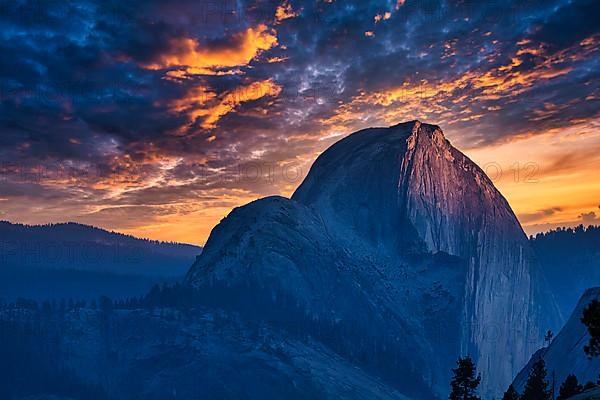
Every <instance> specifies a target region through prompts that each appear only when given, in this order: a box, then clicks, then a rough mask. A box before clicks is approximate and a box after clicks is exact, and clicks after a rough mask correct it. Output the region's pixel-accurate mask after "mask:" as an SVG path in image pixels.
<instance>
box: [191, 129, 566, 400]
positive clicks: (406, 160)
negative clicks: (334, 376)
mask: <svg viewBox="0 0 600 400" xmlns="http://www.w3.org/2000/svg"><path fill="white" fill-rule="evenodd" d="M187 280H188V282H189V283H190V284H192V285H193V286H196V287H203V288H205V289H206V288H212V289H215V288H216V289H217V291H216V292H215V293H228V296H227V300H225V299H223V302H226V303H227V306H230V307H238V308H239V307H243V308H244V310H246V312H247V313H248V314H252V313H255V315H254V317H256V318H260V314H261V313H264V312H265V310H263V309H257V308H255V307H253V306H252V302H253V301H255V302H256V304H263V303H261V301H263V299H264V301H267V302H268V301H269V299H270V300H271V303H270V304H272V306H273V307H272V308H271V309H270V311H269V314H270V317H269V318H271V320H277V321H278V323H283V322H281V319H283V320H285V321H287V322H286V323H287V324H288V325H289V323H291V322H294V323H296V324H297V325H298V326H311V327H313V328H312V329H314V330H317V331H318V332H323V331H324V330H326V331H327V332H328V334H327V341H326V344H327V345H328V346H329V347H330V348H332V349H333V350H334V351H335V352H336V353H337V354H339V355H340V356H341V357H343V358H345V359H347V360H349V361H351V362H353V363H354V364H355V365H357V366H358V367H360V368H362V369H364V370H366V371H368V372H369V373H371V374H374V375H377V376H378V377H380V378H381V379H383V380H385V381H386V382H388V383H390V384H391V385H392V386H394V387H395V388H397V389H398V390H399V391H400V392H402V393H404V394H406V395H407V396H409V397H411V396H412V397H414V398H438V397H440V398H441V397H445V396H446V395H447V390H448V389H447V388H448V382H449V379H450V376H449V372H450V369H451V368H452V366H453V363H454V360H455V359H456V358H457V357H458V356H459V355H463V354H470V355H471V356H472V357H473V358H474V359H475V360H476V362H477V368H478V370H479V371H481V373H482V375H483V376H484V379H483V384H482V392H483V393H482V394H483V395H485V396H487V395H498V394H500V393H501V392H502V391H503V390H504V389H505V388H506V386H507V385H508V384H509V383H510V382H511V381H512V378H513V376H514V375H515V374H516V373H517V372H518V371H519V369H520V368H521V367H522V366H523V365H524V364H525V363H526V362H527V360H528V359H529V357H530V356H531V354H532V353H533V352H534V351H535V350H536V349H537V348H538V347H539V346H540V345H541V343H542V337H543V332H545V331H546V330H547V329H555V328H556V327H557V326H558V324H559V316H558V311H557V308H556V306H555V304H554V301H553V299H552V296H551V295H550V292H549V291H548V290H547V288H546V283H545V280H544V279H543V276H542V275H541V273H540V271H539V267H538V265H537V263H536V261H535V258H534V256H533V253H532V251H531V249H530V247H529V244H528V242H527V238H526V236H525V234H524V233H523V231H522V229H521V226H520V225H519V222H518V221H517V219H516V217H515V215H514V213H513V212H512V210H511V208H510V206H509V205H508V203H507V201H506V200H505V199H504V198H503V197H502V195H501V194H500V193H499V192H498V190H496V188H495V187H494V185H493V184H492V182H491V181H490V180H489V179H488V177H487V176H486V175H485V174H484V172H483V171H482V170H481V169H480V168H479V167H478V166H477V165H476V164H474V163H473V162H472V161H471V160H469V159H468V158H467V157H466V156H465V155H464V154H462V153H461V152H460V151H458V150H457V149H455V148H454V147H452V146H451V144H450V143H449V141H448V140H447V139H446V138H445V137H444V135H443V133H442V131H441V129H440V128H439V127H437V126H434V125H428V124H423V123H421V122H418V121H412V122H407V123H403V124H398V125H395V126H392V127H389V128H372V129H366V130H362V131H359V132H356V133H354V134H351V135H349V136H348V137H346V138H344V139H342V140H341V141H339V142H337V143H336V144H334V145H333V146H331V147H330V148H329V149H328V150H327V151H325V152H324V153H323V154H322V155H321V156H320V157H319V158H318V159H317V160H316V161H315V163H314V165H313V167H312V169H311V171H310V173H309V174H308V176H307V177H306V179H305V180H304V182H303V183H302V184H301V185H300V187H299V188H298V190H297V191H296V193H294V195H293V196H292V199H291V200H290V199H286V198H282V197H271V198H266V199H262V200H258V201H255V202H253V203H251V204H249V205H246V206H244V207H240V208H238V209H235V210H234V211H233V212H232V213H231V214H230V215H229V216H228V217H227V218H225V219H224V220H223V221H222V222H221V223H220V224H219V225H218V226H217V227H215V229H214V230H213V232H212V233H211V236H210V238H209V240H208V242H207V244H206V247H205V249H204V252H203V254H202V255H201V256H200V257H199V258H198V260H197V261H196V263H195V264H194V266H193V267H192V268H191V270H190V271H189V273H188V276H187ZM249 296H251V297H249ZM217 297H218V296H217ZM216 301H218V300H216ZM286 326H287V325H286ZM321 341H323V340H322V339H321Z"/></svg>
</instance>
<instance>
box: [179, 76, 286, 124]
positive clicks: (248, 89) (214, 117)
mask: <svg viewBox="0 0 600 400" xmlns="http://www.w3.org/2000/svg"><path fill="white" fill-rule="evenodd" d="M280 92H281V86H279V85H277V84H276V83H274V82H273V81H272V80H270V79H268V80H264V81H259V82H252V83H251V84H249V85H245V86H239V87H236V88H235V89H233V90H231V91H228V92H225V93H224V94H222V95H221V96H217V95H216V94H215V93H214V92H211V91H209V90H208V89H206V88H205V87H196V88H193V89H192V90H191V91H190V93H189V95H188V96H187V97H185V98H183V99H177V100H174V101H173V102H172V104H171V109H172V110H173V111H175V112H184V113H186V114H187V116H188V118H189V120H190V121H191V122H192V123H193V122H195V121H196V120H197V119H198V118H201V119H202V121H201V123H200V125H201V127H202V128H204V129H213V128H216V126H217V123H218V122H219V120H220V119H221V118H222V117H223V116H225V115H227V114H229V113H230V112H232V111H234V110H235V109H236V108H237V107H238V106H240V105H241V104H243V103H246V102H250V101H254V100H259V99H261V98H263V97H277V96H278V95H279V93H280Z"/></svg>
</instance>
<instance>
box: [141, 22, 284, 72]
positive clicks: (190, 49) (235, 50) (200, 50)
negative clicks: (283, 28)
mask: <svg viewBox="0 0 600 400" xmlns="http://www.w3.org/2000/svg"><path fill="white" fill-rule="evenodd" d="M276 45H277V33H276V32H275V31H274V30H273V29H269V28H268V27H267V26H266V25H264V24H261V25H258V26H256V27H250V28H248V29H246V30H245V31H243V32H240V33H237V34H234V35H232V36H231V38H230V40H228V41H227V42H226V43H217V44H215V43H213V44H208V45H206V44H204V45H203V44H201V43H200V42H199V41H198V40H197V39H194V38H190V37H181V38H174V39H171V40H170V43H169V48H168V49H167V50H166V51H165V52H163V53H161V54H158V55H157V56H156V57H155V59H154V60H153V61H151V62H149V63H145V64H142V66H143V67H144V68H147V69H152V70H159V69H167V68H174V67H175V68H183V69H184V70H185V71H186V72H187V73H188V74H192V75H196V74H200V75H214V74H218V73H219V72H220V70H222V69H227V68H232V67H239V66H243V65H247V64H248V63H249V62H250V61H251V60H253V59H254V58H255V57H257V56H258V55H259V54H260V53H261V52H262V51H265V50H268V49H270V48H272V47H273V46H276Z"/></svg>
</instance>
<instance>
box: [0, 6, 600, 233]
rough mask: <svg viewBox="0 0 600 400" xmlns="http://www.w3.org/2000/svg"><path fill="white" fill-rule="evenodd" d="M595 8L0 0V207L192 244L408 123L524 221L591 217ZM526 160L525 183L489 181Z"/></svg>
mask: <svg viewBox="0 0 600 400" xmlns="http://www.w3.org/2000/svg"><path fill="white" fill-rule="evenodd" d="M598 20H600V5H599V4H598V3H597V2H595V1H592V0H578V1H567V0H551V1H541V0H531V1H529V0H528V1H518V0H517V1H497V2H492V3H490V2H463V1H461V0H447V1H441V2H438V1H435V2H434V1H414V0H406V1H395V0H387V1H343V2H342V1H339V0H327V1H323V0H317V1H310V2H309V1H293V0H289V1H288V0H285V1H259V2H255V1H238V2H234V1H229V0H227V1H214V2H197V1H192V0H183V1H180V2H177V3H168V2H162V1H157V0H145V1H141V0H129V1H126V2H122V1H114V0H104V1H87V2H60V3H54V2H49V3H47V4H46V3H40V2H39V1H34V0H22V1H18V2H17V1H3V2H1V3H0V21H1V23H0V32H1V33H2V39H3V40H2V42H1V43H0V46H1V47H2V48H1V50H2V54H3V57H2V58H1V59H0V85H1V92H0V100H1V103H0V121H1V122H0V126H2V135H0V163H1V164H0V168H1V171H0V172H1V176H0V206H1V210H2V214H0V218H3V219H10V220H13V221H19V222H28V223H38V222H51V221H64V220H77V221H80V222H87V223H93V224H97V225H101V226H103V227H107V228H111V229H117V230H121V231H125V232H129V233H134V234H138V235H144V236H151V237H155V238H162V239H176V240H185V241H189V242H194V243H203V242H204V240H206V237H207V235H208V233H209V232H210V229H211V228H212V226H213V225H214V224H215V223H216V222H218V220H219V219H220V218H222V216H224V215H225V214H226V213H227V212H228V211H229V209H230V208H231V207H234V206H237V205H240V204H242V203H244V202H247V201H249V200H252V199H255V198H257V197H262V196H265V195H270V194H289V193H291V192H292V191H293V189H294V188H295V187H296V186H297V185H298V184H299V182H300V180H301V178H302V177H303V176H304V175H305V174H306V172H307V170H308V168H309V166H310V164H311V162H312V161H313V160H314V158H315V157H316V156H317V155H318V154H319V152H321V151H323V149H325V148H326V147H327V146H328V145H330V144H331V143H333V142H334V141H335V140H338V139H339V138H341V137H342V136H343V135H346V134H348V133H350V132H352V131H354V130H357V129H360V128H364V127H367V126H374V125H390V124H395V123H398V122H401V121H405V120H414V119H421V120H424V121H427V122H430V123H435V124H438V125H440V126H442V128H443V129H444V131H445V132H446V134H447V136H448V137H449V138H450V139H451V140H452V141H453V143H454V144H455V145H457V146H458V147H459V148H461V149H463V150H465V151H466V152H467V154H469V155H472V156H473V157H474V158H475V159H476V161H481V163H483V164H484V165H485V164H487V163H490V162H496V163H498V164H499V165H501V167H502V168H503V169H504V172H505V173H504V180H502V179H501V180H500V181H499V182H497V184H498V185H499V186H500V188H501V190H502V191H503V192H504V193H505V195H507V197H508V198H509V201H511V204H513V206H514V207H515V208H516V211H517V212H518V214H519V215H521V218H522V222H523V223H524V224H525V225H531V226H534V225H540V226H541V225H543V224H551V223H569V224H572V223H577V222H580V221H590V220H591V218H592V216H591V214H590V213H592V212H596V211H597V210H595V205H597V203H598V197H600V188H599V187H598V184H597V181H598V179H597V178H594V175H592V174H593V171H594V170H595V171H597V170H598V167H599V166H600V160H598V156H597V154H598V153H600V151H598V150H600V139H598V124H599V110H600V107H598V101H599V99H600V85H599V84H598V83H599V72H598V71H600V65H599V64H600V56H599V50H600V32H599V30H598V24H597V21H598ZM580 143H585V145H581V144H580ZM515 146H516V147H515ZM519 146H520V147H519ZM517 148H518V150H515V149H517ZM507 149H512V151H510V152H508V151H507ZM505 153H509V155H506V154H505ZM527 162H534V163H536V164H537V165H538V167H539V173H538V175H537V177H538V178H539V181H540V183H541V184H540V185H537V186H535V185H529V186H527V185H525V184H521V185H520V186H518V185H517V184H515V183H514V180H513V181H510V182H505V180H506V179H507V176H509V175H510V174H513V172H510V171H511V170H510V167H511V166H513V164H514V163H520V164H521V167H523V166H524V164H526V163H527ZM521 167H519V168H521ZM524 173H527V172H526V171H525V172H524ZM565 185H567V187H569V188H571V192H572V193H577V196H576V197H570V196H568V195H566V194H564V193H563V189H564V188H565ZM539 191H543V192H544V196H550V197H551V198H552V199H550V200H546V198H545V197H544V199H541V198H540V195H539ZM581 193H586V194H585V196H584V197H585V199H581ZM594 218H596V217H595V216H594Z"/></svg>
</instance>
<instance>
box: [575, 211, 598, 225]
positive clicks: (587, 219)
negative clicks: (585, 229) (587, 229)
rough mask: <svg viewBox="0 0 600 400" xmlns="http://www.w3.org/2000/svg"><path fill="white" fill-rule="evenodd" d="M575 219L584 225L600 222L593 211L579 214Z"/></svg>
mask: <svg viewBox="0 0 600 400" xmlns="http://www.w3.org/2000/svg"><path fill="white" fill-rule="evenodd" d="M577 218H579V219H581V221H582V222H583V224H584V225H591V224H594V223H597V222H599V221H600V219H599V218H598V217H597V216H596V213H595V212H594V211H590V212H588V213H583V214H580V215H579V216H578V217H577Z"/></svg>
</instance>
